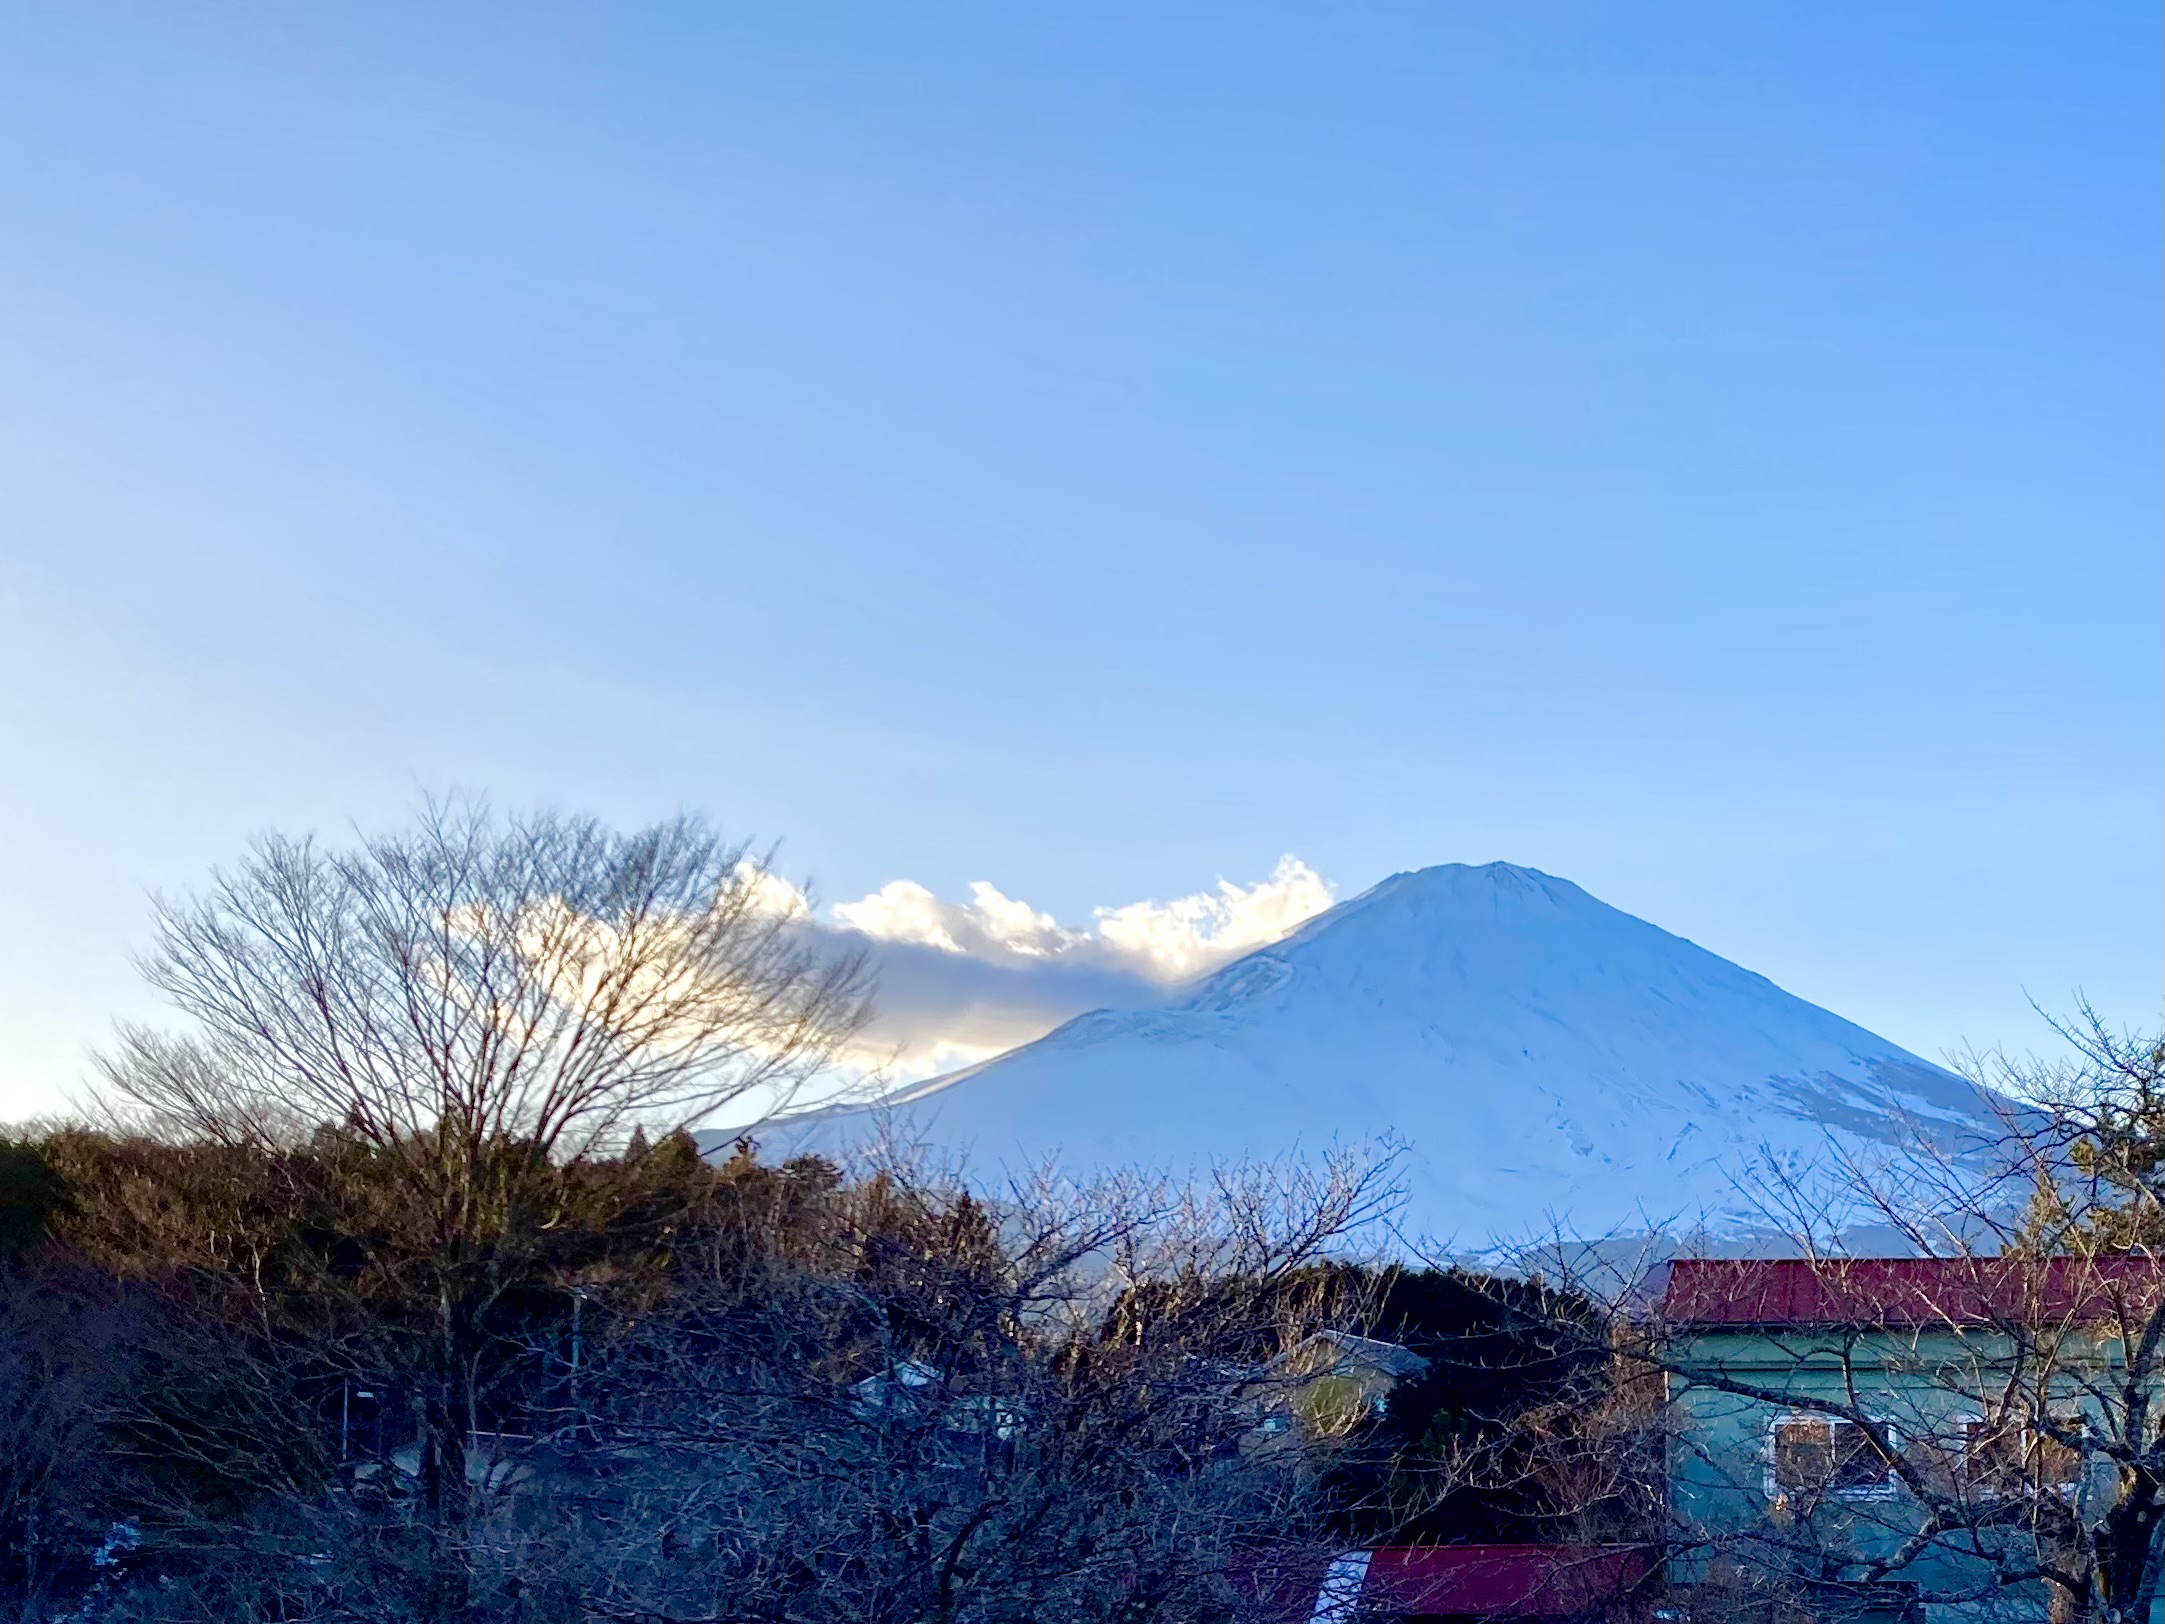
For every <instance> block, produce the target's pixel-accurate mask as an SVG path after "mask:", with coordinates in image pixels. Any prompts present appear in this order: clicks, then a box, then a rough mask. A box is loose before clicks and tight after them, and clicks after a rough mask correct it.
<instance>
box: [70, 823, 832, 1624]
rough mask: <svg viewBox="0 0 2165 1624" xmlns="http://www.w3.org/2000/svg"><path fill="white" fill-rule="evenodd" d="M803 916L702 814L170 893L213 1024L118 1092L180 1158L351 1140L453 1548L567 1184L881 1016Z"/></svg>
mask: <svg viewBox="0 0 2165 1624" xmlns="http://www.w3.org/2000/svg"><path fill="white" fill-rule="evenodd" d="M796 898H797V893H796V892H795V891H794V890H793V889H789V888H786V887H782V886H781V885H779V884H778V882H776V881H775V879H774V878H773V876H772V873H771V868H770V864H769V861H768V859H767V858H766V857H764V856H762V855H760V854H757V853H755V852H753V851H752V850H751V849H750V848H749V847H747V846H745V845H743V844H740V843H732V842H728V841H725V840H723V839H721V838H719V837H718V836H717V835H715V834H714V833H713V832H712V831H711V830H709V829H708V828H707V827H706V826H705V825H704V824H702V823H700V822H698V821H697V820H694V819H688V818H685V819H677V820H674V821H671V822H667V823H661V824H656V825H654V826H652V827H649V828H646V829H642V830H638V831H635V832H632V833H628V834H626V833H619V832H616V831H613V830H610V829H608V828H605V827H604V826H603V825H601V824H600V823H598V822H596V821H594V820H592V819H589V818H580V817H570V816H565V815H560V814H556V813H541V814H537V815H533V816H515V817H505V816H499V815H497V814H495V813H492V812H491V811H490V810H489V809H487V808H486V807H485V806H482V805H479V804H476V803H472V802H465V801H452V802H446V803H431V804H429V805H428V806H427V807H426V808H425V809H424V810H423V812H422V814H421V815H420V817H419V818H418V819H417V821H416V822H415V824H414V826H413V827H412V828H411V829H410V830H409V831H406V832H404V833H400V834H395V835H390V836H385V837H381V838H376V839H371V840H366V841H364V842H362V843H361V844H359V845H358V846H356V847H353V848H351V849H346V850H330V849H326V848H325V847H322V846H319V845H318V844H317V843H315V842H314V841H312V840H294V839H288V838H284V837H280V836H271V837H268V838H266V839H264V840H262V841H261V842H259V843H258V845H257V846H256V848H255V849H254V851H253V852H252V853H251V854H250V856H249V857H248V858H247V859H246V860H245V861H243V862H242V863H241V864H240V865H239V866H238V867H237V868H234V869H232V870H221V871H219V872H217V873H215V874H214V875H213V877H212V881H211V883H210V885H209V886H208V887H207V888H206V889H205V890H204V891H203V892H201V893H199V894H190V895H186V896H181V897H169V898H161V899H159V900H158V902H157V905H156V922H157V945H156V947H155V949H154V950H153V951H152V952H151V953H150V954H149V955H148V956H147V957H146V958H144V960H143V961H142V969H143V972H144V974H145V975H146V976H147V977H148V978H149V980H150V981H151V983H152V985H154V986H155V987H157V988H158V989H159V990H160V991H162V992H164V993H165V994H166V995H167V996H168V997H169V998H170V999H171V1000H172V1002H173V1003H174V1004H175V1005H176V1006H177V1007H178V1008H179V1010H180V1011H181V1012H182V1013H183V1014H185V1015H186V1016H188V1017H190V1018H191V1019H192V1022H193V1026H194V1029H193V1030H192V1031H190V1032H188V1033H186V1034H183V1035H171V1034H168V1033H164V1032H160V1031H156V1030H152V1029H149V1028H145V1027H130V1028H127V1029H125V1030H124V1031H123V1033H122V1036H121V1041H120V1045H119V1048H118V1050H117V1052H115V1053H114V1054H113V1055H112V1056H111V1057H110V1058H108V1059H107V1060H106V1061H105V1062H104V1063H103V1066H102V1070H103V1074H104V1077H105V1080H106V1082H107V1083H108V1085H109V1086H110V1088H111V1089H112V1091H113V1093H114V1094H115V1096H117V1098H118V1099H119V1100H120V1101H122V1102H124V1103H125V1105H127V1106H128V1107H131V1108H132V1109H133V1111H134V1113H135V1115H136V1117H137V1119H138V1120H139V1121H140V1122H142V1123H143V1124H144V1125H146V1126H147V1127H148V1128H149V1129H151V1130H152V1131H153V1132H154V1133H157V1134H160V1135H163V1136H165V1137H167V1138H169V1139H176V1140H194V1141H197V1142H208V1143H215V1144H223V1145H227V1146H231V1147H237V1148H239V1147H245V1148H251V1149H255V1150H260V1151H262V1152H264V1153H266V1154H267V1155H269V1156H271V1157H272V1158H273V1159H274V1160H275V1158H276V1156H277V1155H278V1154H280V1153H282V1152H286V1151H290V1150H292V1149H293V1148H294V1147H297V1146H299V1145H302V1144H304V1143H306V1142H309V1141H311V1140H312V1139H318V1138H320V1137H321V1136H322V1135H324V1134H326V1133H329V1134H331V1135H333V1136H334V1137H335V1139H336V1141H337V1145H338V1146H340V1147H344V1148H343V1149H341V1150H340V1151H339V1154H341V1155H344V1156H346V1157H347V1158H348V1159H349V1160H350V1161H352V1162H353V1163H354V1164H355V1166H356V1169H357V1172H356V1178H357V1180H360V1181H362V1182H365V1183H366V1184H367V1185H368V1186H369V1187H371V1188H373V1189H374V1190H376V1191H379V1192H381V1195H380V1199H379V1200H378V1203H377V1215H376V1218H375V1220H374V1222H375V1223H376V1225H377V1226H378V1227H379V1228H380V1229H382V1230H383V1231H385V1232H387V1233H396V1234H397V1235H398V1236H399V1237H400V1244H399V1245H398V1246H397V1247H396V1248H393V1250H395V1251H396V1253H397V1257H398V1262H397V1278H396V1279H395V1280H386V1279H382V1278H377V1279H373V1280H369V1281H367V1282H366V1283H367V1284H368V1286H369V1289H370V1290H372V1291H374V1292H375V1293H376V1298H375V1306H374V1309H373V1311H372V1313H371V1316H370V1317H369V1323H370V1324H371V1325H372V1326H373V1327H374V1328H375V1330H376V1331H378V1332H379V1333H381V1332H384V1331H386V1330H387V1329H388V1331H389V1332H390V1333H391V1336H390V1342H391V1344H392V1345H391V1346H389V1347H388V1348H387V1347H386V1345H385V1338H384V1336H383V1335H380V1334H379V1335H378V1336H377V1337H376V1338H375V1345H374V1347H373V1348H371V1349H369V1350H368V1357H370V1358H372V1359H376V1360H389V1361H391V1362H393V1363H395V1364H396V1365H398V1366H399V1368H398V1370H397V1371H396V1375H397V1377H398V1378H399V1381H400V1389H401V1392H402V1393H403V1394H404V1395H405V1397H406V1398H407V1399H408V1401H409V1402H410V1403H411V1405H412V1408H413V1412H414V1414H413V1423H414V1430H415V1432H416V1433H417V1435H418V1437H419V1440H420V1458H419V1462H418V1471H419V1476H420V1479H421V1481H422V1483H423V1485H424V1486H425V1503H426V1506H427V1509H428V1512H429V1519H428V1520H429V1522H430V1524H431V1526H434V1527H436V1528H438V1529H439V1530H442V1531H444V1537H445V1538H446V1539H447V1540H451V1541H453V1542H455V1541H456V1540H457V1539H458V1538H459V1537H460V1536H459V1534H458V1530H459V1528H460V1526H461V1525H462V1524H463V1523H464V1522H465V1521H466V1520H468V1519H469V1518H470V1516H471V1515H472V1509H473V1508H472V1500H473V1489H474V1484H473V1482H472V1479H473V1477H474V1475H475V1474H474V1471H473V1466H474V1463H473V1462H472V1461H471V1460H470V1459H469V1454H468V1440H469V1439H470V1438H472V1437H473V1436H474V1435H475V1434H476V1433H477V1432H479V1431H481V1430H482V1429H483V1427H484V1425H485V1414H484V1412H485V1409H486V1404H485V1398H486V1393H485V1384H486V1381H487V1378H488V1372H489V1370H490V1369H491V1368H492V1361H493V1360H494V1359H495V1356H496V1355H497V1354H498V1353H499V1352H500V1351H501V1350H500V1348H499V1347H498V1346H497V1343H498V1341H499V1340H500V1338H499V1336H498V1333H497V1332H496V1330H495V1329H493V1328H492V1313H493V1311H494V1309H495V1308H496V1306H497V1305H498V1304H500V1303H501V1302H503V1301H504V1300H505V1297H506V1294H507V1293H512V1292H516V1291H519V1290H521V1289H530V1288H532V1287H534V1286H536V1285H542V1284H548V1283H549V1282H548V1281H546V1280H545V1279H539V1278H537V1275H536V1268H537V1266H538V1259H539V1258H540V1256H541V1252H540V1249H539V1248H538V1246H537V1237H539V1236H542V1235H545V1233H546V1232H547V1230H548V1228H549V1226H550V1224H551V1223H552V1222H553V1219H552V1217H551V1214H552V1211H553V1210H555V1209H556V1208H557V1207H558V1206H560V1205H561V1202H562V1201H563V1199H564V1194H565V1191H566V1190H567V1188H569V1186H568V1185H567V1178H569V1177H570V1176H572V1175H574V1174H575V1173H576V1171H577V1169H578V1168H579V1167H580V1166H581V1165H582V1164H583V1163H585V1162H587V1161H588V1160H590V1159H592V1158H594V1157H595V1156H597V1155H599V1154H605V1153H608V1152H611V1151H615V1150H621V1149H622V1148H623V1147H624V1146H625V1145H626V1144H627V1143H628V1142H629V1141H631V1140H632V1139H633V1138H634V1136H636V1135H641V1134H657V1133H664V1132H668V1131H671V1130H675V1129H679V1128H683V1127H686V1126H689V1125H691V1124H693V1123H696V1122H699V1121H701V1120H703V1119H705V1118H707V1117H710V1116H711V1115H712V1114H713V1113H714V1112H715V1111H716V1110H717V1109H719V1108H720V1107H721V1106H723V1105H725V1104H728V1103H730V1102H732V1101H761V1102H767V1103H773V1102H778V1101H779V1100H781V1099H783V1098H785V1097H786V1096H787V1094H788V1093H789V1091H790V1090H791V1089H792V1088H794V1087H795V1086H797V1085H799V1084H801V1083H802V1082H803V1081H804V1080H805V1079H806V1078H807V1077H809V1076H811V1075H812V1074H814V1073H815V1072H817V1071H818V1070H819V1069H820V1068H821V1067H822V1066H824V1065H825V1064H826V1063H827V1062H828V1061H829V1060H830V1058H831V1057H832V1055H833V1054H834V1052H835V1050H836V1048H837V1046H838V1045H839V1044H840V1043H841V1042H842V1040H843V1039H845V1038H846V1037H847V1036H848V1035H849V1034H850V1033H851V1032H852V1031H854V1030H855V1029H856V1028H857V1027H858V1026H859V1025H860V1024H861V1022H862V1021H863V1019H864V1017H865V1014H866V1009H867V980H866V973H865V969H864V966H863V964H862V962H861V961H860V960H857V959H854V958H849V957H836V956H833V955H832V954H830V953H827V952H824V951H823V950H821V949H820V948H819V947H818V946H817V945H815V944H814V943H813V942H812V940H811V939H810V938H809V937H808V935H807V934H806V933H805V932H804V931H803V930H802V928H801V926H802V923H803V921H802V918H801V914H800V912H799V911H798V905H797V904H796ZM320 1159H321V1158H319V1160H320ZM356 1244H358V1243H356ZM357 1267H358V1265H357ZM393 1299H396V1301H397V1302H398V1304H399V1308H398V1311H397V1312H395V1313H386V1312H385V1311H384V1310H385V1305H386V1304H387V1303H388V1302H390V1301H392V1300H393ZM265 1311H266V1316H268V1306H267V1305H266V1309H265ZM265 1324H266V1326H267V1327H270V1325H271V1321H270V1319H269V1318H268V1317H266V1320H265ZM334 1340H335V1339H334ZM354 1374H355V1375H356V1376H358V1377H362V1378H365V1377H366V1376H367V1375H368V1374H370V1373H369V1372H368V1371H367V1370H366V1369H357V1370H356V1371H355V1372H354ZM441 1565H442V1567H443V1569H444V1571H445V1572H448V1573H457V1572H459V1571H462V1570H461V1567H460V1563H459V1562H458V1561H457V1560H456V1559H455V1554H447V1555H446V1557H445V1560H444V1562H443V1563H442V1564H441ZM463 1606H464V1599H463V1594H462V1593H461V1592H458V1591H457V1590H456V1589H453V1590H447V1591H445V1592H444V1593H443V1594H442V1595H441V1596H439V1597H438V1598H437V1601H436V1603H435V1604H434V1610H435V1612H436V1613H437V1615H438V1616H442V1617H450V1616H454V1615H456V1614H457V1612H458V1611H459V1610H460V1609H461V1608H462V1607H463Z"/></svg>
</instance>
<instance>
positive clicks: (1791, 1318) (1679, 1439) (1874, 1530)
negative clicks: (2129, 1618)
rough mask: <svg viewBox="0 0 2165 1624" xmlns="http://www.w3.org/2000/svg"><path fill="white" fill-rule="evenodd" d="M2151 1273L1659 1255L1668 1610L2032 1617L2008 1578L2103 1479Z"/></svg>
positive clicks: (2107, 1267)
mask: <svg viewBox="0 0 2165 1624" xmlns="http://www.w3.org/2000/svg"><path fill="white" fill-rule="evenodd" d="M2161 1288H2165V1270H2161V1266H2160V1263H2159V1261H2158V1260H2157V1259H2154V1258H2151V1257H2147V1256H2144V1257H2134V1256H2120V1255H2115V1256H2112V1257H2107V1258H2089V1259H2076V1258H2066V1259H2060V1258H2054V1259H2050V1260H2028V1261H2022V1260H2014V1259H2006V1260H2002V1259H1993V1258H1984V1259H1980V1258H1874V1259H1856V1260H1835V1261H1825V1260H1819V1261H1805V1260H1797V1259H1785V1260H1755V1261H1736V1260H1722V1261H1707V1260H1685V1261H1679V1262H1677V1263H1675V1264H1673V1265H1671V1268H1670V1273H1669V1277H1668V1281H1667V1285H1666V1289H1665V1290H1664V1292H1663V1293H1662V1297H1661V1304H1660V1314H1659V1322H1660V1331H1661V1334H1662V1336H1663V1337H1664V1338H1665V1353H1664V1357H1663V1364H1664V1366H1665V1369H1666V1371H1667V1377H1666V1379H1667V1383H1668V1388H1669V1391H1668V1401H1669V1415H1670V1427H1671V1434H1670V1440H1669V1444H1668V1460H1669V1467H1668V1498H1669V1505H1670V1511H1671V1514H1672V1518H1673V1519H1674V1523H1675V1527H1676V1530H1677V1535H1676V1543H1675V1545H1674V1548H1673V1550H1672V1554H1671V1557H1670V1561H1669V1580H1670V1583H1671V1585H1672V1587H1673V1588H1674V1590H1675V1592H1676V1594H1677V1595H1678V1596H1679V1597H1681V1598H1685V1600H1684V1601H1683V1602H1682V1603H1681V1604H1680V1605H1681V1606H1682V1607H1683V1609H1684V1611H1685V1612H1686V1613H1695V1614H1702V1615H1704V1616H1715V1615H1717V1614H1726V1615H1728V1616H1737V1615H1738V1614H1740V1613H1741V1614H1743V1615H1746V1616H1751V1615H1752V1614H1753V1610H1754V1605H1757V1606H1758V1607H1760V1608H1761V1609H1765V1608H1768V1607H1771V1608H1773V1615H1772V1616H1791V1617H1796V1616H1802V1617H1806V1618H1810V1619H1814V1620H1819V1619H1845V1618H1846V1619H1852V1620H1859V1621H1872V1624H1895V1621H1918V1620H1920V1619H1921V1618H1929V1620H1930V1621H1931V1624H1943V1621H1944V1624H1963V1621H1967V1620H1978V1621H1983V1620H1995V1621H1998V1620H2008V1621H2021V1620H2034V1621H2037V1624H2043V1621H2044V1620H2045V1619H2046V1618H2047V1616H2048V1612H2049V1611H2050V1594H2049V1591H2048V1587H2047V1586H2045V1585H2043V1584H2040V1583H2038V1582H2036V1581H2035V1580H2034V1579H2026V1578H2025V1577H2024V1575H2026V1574H2029V1573H2032V1572H2034V1570H2035V1567H2036V1564H2037V1561H2038V1559H2039V1557H2040V1555H2041V1554H2042V1555H2048V1556H2049V1555H2051V1551H2052V1542H2053V1541H2055V1540H2061V1541H2072V1542H2073V1543H2072V1545H2070V1546H2067V1547H2065V1548H2079V1546H2080V1545H2081V1542H2082V1539H2083V1537H2084V1536H2083V1532H2082V1531H2083V1529H2084V1528H2085V1527H2086V1526H2088V1525H2089V1524H2091V1523H2093V1522H2094V1521H2095V1519H2096V1516H2097V1515H2098V1513H2099V1511H2100V1510H2101V1508H2102V1506H2103V1505H2104V1504H2105V1503H2108V1501H2109V1497H2110V1496H2111V1495H2112V1494H2113V1493H2114V1492H2115V1487H2114V1479H2113V1473H2112V1470H2111V1468H2110V1465H2109V1463H2108V1462H2107V1461H2106V1460H2105V1459H2104V1458H2103V1455H2102V1453H2101V1452H2099V1451H2098V1450H2096V1449H2094V1448H2093V1447H2092V1444H2094V1443H2095V1442H2096V1441H2098V1440H2100V1439H2102V1438H2105V1437H2108V1436H2110V1435H2111V1434H2112V1432H2113V1429H2114V1428H2115V1427H2116V1426H2119V1425H2121V1424H2122V1422H2123V1421H2124V1419H2125V1418H2124V1417H2121V1416H2116V1415H2114V1414H2112V1413H2110V1412H2111V1408H2112V1405H2113V1403H2114V1402H2115V1401H2114V1398H2113V1395H2114V1394H2115V1393H2116V1392H2118V1393H2124V1392H2125V1391H2126V1387H2127V1370H2128V1362H2127V1348H2126V1346H2125V1345H2124V1344H2125V1340H2126V1338H2125V1327H2126V1326H2127V1325H2129V1324H2130V1323H2134V1322H2135V1321H2131V1320H2130V1318H2129V1315H2130V1313H2131V1312H2132V1313H2133V1314H2134V1315H2135V1316H2136V1320H2140V1319H2141V1318H2142V1317H2143V1316H2145V1315H2147V1313H2148V1312H2149V1311H2150V1309H2151V1308H2152V1307H2154V1305H2155V1304H2156V1303H2157V1301H2158V1299H2159V1294H2160V1291H2161ZM2157 1396H2158V1395H2157V1394H2156V1393H2154V1392H2152V1393H2150V1394H2149V1396H2148V1399H2147V1400H2145V1402H2150V1401H2154V1400H2155V1399H2156V1398H2157ZM2055 1560H2057V1558H2055ZM1769 1575H1772V1576H1773V1577H1774V1581H1775V1582H1774V1583H1773V1585H1772V1588H1773V1589H1775V1590H1778V1591H1779V1592H1780V1593H1781V1598H1780V1601H1779V1603H1778V1604H1777V1603H1776V1602H1773V1601H1770V1600H1768V1599H1767V1595H1766V1592H1767V1590H1768V1589H1769V1584H1768V1576H1769ZM1755 1586H1756V1587H1757V1588H1758V1590H1759V1592H1760V1595H1759V1598H1758V1601H1757V1603H1756V1604H1754V1602H1753V1598H1752V1597H1750V1596H1748V1595H1745V1594H1744V1593H1745V1592H1749V1591H1751V1590H1753V1589H1754V1587H1755ZM1694 1596H1697V1597H1699V1598H1700V1602H1699V1604H1698V1605H1694V1604H1693V1603H1692V1602H1691V1600H1690V1598H1692V1597H1694ZM1928 1604H1929V1605H1928ZM2153 1616H2154V1617H2155V1616H2156V1615H2153Z"/></svg>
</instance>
